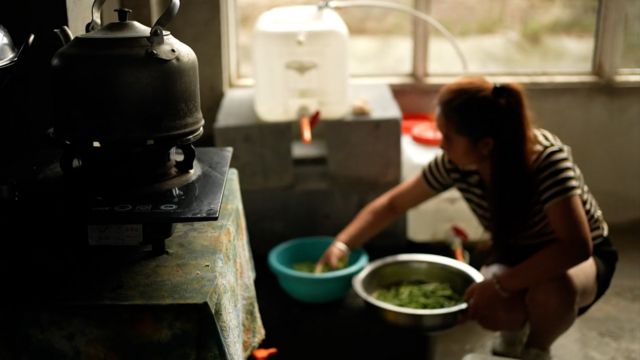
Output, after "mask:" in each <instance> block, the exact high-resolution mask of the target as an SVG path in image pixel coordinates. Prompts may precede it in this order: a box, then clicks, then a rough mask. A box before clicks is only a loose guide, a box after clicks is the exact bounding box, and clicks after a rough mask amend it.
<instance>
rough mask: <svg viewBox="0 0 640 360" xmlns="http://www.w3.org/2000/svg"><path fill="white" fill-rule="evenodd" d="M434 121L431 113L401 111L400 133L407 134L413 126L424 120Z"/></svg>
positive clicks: (422, 122)
mask: <svg viewBox="0 0 640 360" xmlns="http://www.w3.org/2000/svg"><path fill="white" fill-rule="evenodd" d="M435 121H436V120H435V118H434V117H433V114H431V113H412V112H406V113H402V134H404V135H409V134H411V129H413V127H414V126H416V125H419V124H424V123H425V122H432V123H435Z"/></svg>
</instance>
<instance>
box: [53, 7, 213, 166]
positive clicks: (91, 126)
mask: <svg viewBox="0 0 640 360" xmlns="http://www.w3.org/2000/svg"><path fill="white" fill-rule="evenodd" d="M104 2H105V0H95V1H94V3H93V7H92V21H91V22H90V23H88V24H87V29H86V30H87V33H86V34H83V35H79V36H77V37H75V38H73V40H71V41H70V42H69V43H68V44H66V45H65V46H64V47H62V48H61V49H59V50H58V51H57V52H56V54H55V55H54V56H53V58H52V60H51V63H52V67H53V80H54V86H55V87H57V88H58V91H56V92H55V94H54V96H55V98H56V102H55V103H56V111H55V119H54V134H55V137H56V138H57V139H58V140H61V141H63V142H64V143H65V144H66V146H70V147H71V148H72V149H74V151H75V152H77V153H80V154H82V153H85V152H91V151H95V149H96V148H101V149H102V150H105V148H106V149H113V148H123V147H124V148H140V147H164V148H171V147H173V146H180V145H183V144H190V143H192V142H194V141H195V140H197V139H198V138H199V137H200V136H201V135H202V132H203V130H202V126H203V124H204V119H203V117H202V112H201V109H200V93H199V81H198V61H197V58H196V55H195V53H194V52H193V50H192V49H191V48H190V47H189V46H187V45H186V44H184V43H182V42H180V41H178V40H177V39H176V38H174V37H173V36H172V35H171V33H170V32H169V31H166V30H165V29H164V28H165V27H166V26H167V25H168V24H169V22H170V21H171V20H172V19H173V18H174V17H175V15H176V14H177V12H178V8H179V5H180V2H179V1H178V0H172V1H171V3H170V4H169V6H168V7H167V9H165V11H164V13H163V14H162V15H161V16H160V18H158V20H157V21H156V22H155V24H154V25H153V26H152V27H151V28H149V27H147V26H144V25H142V24H140V23H138V22H136V21H131V20H129V19H128V15H129V13H130V12H131V11H130V10H128V9H116V10H115V11H117V12H118V21H117V22H112V23H109V24H107V25H105V26H101V24H100V20H99V19H100V13H101V11H102V5H103V4H104Z"/></svg>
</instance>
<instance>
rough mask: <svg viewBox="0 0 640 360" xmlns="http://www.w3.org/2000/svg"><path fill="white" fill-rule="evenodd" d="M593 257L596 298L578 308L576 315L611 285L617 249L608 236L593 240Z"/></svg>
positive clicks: (582, 311)
mask: <svg viewBox="0 0 640 360" xmlns="http://www.w3.org/2000/svg"><path fill="white" fill-rule="evenodd" d="M593 259H594V260H595V263H596V281H597V283H598V288H597V292H596V298H595V299H594V300H593V301H592V302H591V304H589V305H586V306H583V307H581V308H580V309H578V315H582V314H584V313H585V312H587V310H589V308H591V306H593V304H595V303H596V301H598V300H599V299H600V298H601V297H602V295H604V293H605V292H606V291H607V289H608V288H609V285H611V279H612V278H613V274H614V273H615V271H616V264H617V263H618V251H617V250H616V248H615V247H614V246H613V244H612V243H611V240H609V238H607V237H603V238H601V239H598V240H596V241H595V242H594V244H593Z"/></svg>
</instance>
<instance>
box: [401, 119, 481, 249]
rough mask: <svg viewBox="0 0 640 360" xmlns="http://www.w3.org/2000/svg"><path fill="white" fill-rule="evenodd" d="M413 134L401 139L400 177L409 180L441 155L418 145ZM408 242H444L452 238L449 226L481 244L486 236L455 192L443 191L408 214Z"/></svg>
mask: <svg viewBox="0 0 640 360" xmlns="http://www.w3.org/2000/svg"><path fill="white" fill-rule="evenodd" d="M413 130H414V131H413V133H412V134H411V133H410V134H404V135H402V138H401V139H400V147H401V149H400V152H401V160H402V163H401V177H402V179H403V180H406V179H409V178H412V177H414V176H416V175H417V174H420V173H421V172H422V169H423V168H424V166H425V165H426V164H427V163H428V162H429V161H431V160H432V159H433V158H435V157H436V156H437V155H438V154H440V153H441V152H442V150H441V149H440V147H439V146H438V145H435V144H432V145H429V144H425V143H424V142H420V141H419V139H418V137H420V136H419V135H418V134H417V133H416V132H415V130H416V128H415V127H414V129H413ZM406 220H407V223H406V226H407V228H406V231H407V238H408V239H409V240H411V241H414V242H429V241H447V240H450V239H451V237H452V236H453V233H452V230H451V229H452V226H453V225H458V226H459V227H460V228H462V229H463V230H464V231H465V232H466V233H467V235H468V236H469V239H470V240H481V239H483V236H486V234H485V233H484V231H483V228H482V225H481V224H480V222H479V221H478V219H477V218H476V216H475V215H474V214H473V212H472V211H471V208H469V205H467V203H466V201H465V200H464V198H463V197H462V194H460V192H459V191H458V190H457V189H449V190H447V191H444V192H442V193H440V194H438V195H436V197H434V198H433V199H431V200H429V201H426V202H424V203H422V204H419V205H418V206H416V207H414V208H412V209H410V210H409V211H408V212H407V218H406Z"/></svg>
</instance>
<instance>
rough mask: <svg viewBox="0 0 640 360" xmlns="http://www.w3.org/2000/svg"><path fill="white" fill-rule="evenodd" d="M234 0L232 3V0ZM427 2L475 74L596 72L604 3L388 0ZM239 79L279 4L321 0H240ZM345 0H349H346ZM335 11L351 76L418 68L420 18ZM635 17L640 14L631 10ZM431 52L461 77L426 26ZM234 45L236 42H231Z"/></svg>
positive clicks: (635, 49)
mask: <svg viewBox="0 0 640 360" xmlns="http://www.w3.org/2000/svg"><path fill="white" fill-rule="evenodd" d="M229 1H230V2H234V1H232V0H229ZM386 2H387V3H396V4H401V5H406V6H411V7H413V6H414V2H415V3H418V2H419V3H421V4H426V5H428V6H429V10H428V14H429V15H430V16H431V17H433V18H434V19H436V20H437V21H438V22H440V23H441V24H442V25H443V26H444V27H445V28H446V29H448V31H449V32H450V33H451V34H452V35H453V37H454V39H455V43H457V44H458V46H459V48H460V50H461V52H462V53H463V54H464V57H465V58H466V62H467V64H468V69H469V71H470V72H472V73H483V74H510V73H513V74H518V73H524V74H554V73H563V74H567V73H590V72H591V71H592V61H593V60H592V58H593V53H594V45H595V35H596V22H597V11H598V0H482V1H478V0H415V1H414V0H386ZM234 3H235V16H236V19H235V21H236V25H237V28H236V37H237V39H236V44H235V46H236V51H237V57H236V58H235V59H232V60H234V61H236V67H237V74H236V77H240V78H250V77H251V76H252V71H251V68H252V59H251V44H252V35H253V27H254V25H255V23H256V20H257V19H258V17H259V16H260V14H261V13H263V12H264V11H267V10H268V9H270V8H272V7H275V6H286V5H302V4H313V5H315V4H318V3H319V1H318V0H235V2H234ZM341 3H345V2H341ZM630 3H633V4H631V5H630V6H629V7H630V8H631V10H630V11H629V14H628V21H627V22H626V28H625V29H626V30H625V31H626V37H625V49H624V51H623V53H624V56H623V60H622V66H621V67H623V68H624V67H636V68H637V67H639V66H640V64H639V62H640V60H639V59H640V54H639V53H640V50H639V49H640V46H639V42H640V36H638V31H639V28H640V23H639V22H637V21H635V22H634V21H631V20H630V19H638V18H640V15H639V14H638V12H639V10H638V8H639V7H640V1H631V2H630ZM336 11H337V12H338V13H339V14H340V16H341V17H342V18H343V19H344V21H345V23H346V24H347V26H348V28H349V31H350V36H349V66H350V73H351V75H354V76H358V75H405V74H410V73H411V72H412V61H413V54H412V51H413V46H414V44H413V42H414V32H413V27H414V23H415V21H418V20H417V19H416V18H415V17H412V16H411V15H408V14H406V13H404V12H400V11H395V10H391V9H380V8H374V7H371V6H366V7H346V8H339V9H336ZM632 14H635V15H632ZM427 29H428V33H427V37H426V38H425V39H423V40H421V41H425V42H426V43H427V46H426V49H427V50H426V51H427V54H426V56H425V59H426V64H425V67H426V72H427V74H430V75H448V74H454V75H455V74H460V73H462V72H463V67H462V66H461V60H460V58H459V56H458V53H457V52H456V51H455V48H454V46H453V45H452V43H451V40H448V38H447V37H445V36H443V35H442V34H441V33H440V32H439V31H438V30H437V29H436V28H434V27H432V26H427ZM233 45H234V44H232V46H233Z"/></svg>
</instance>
